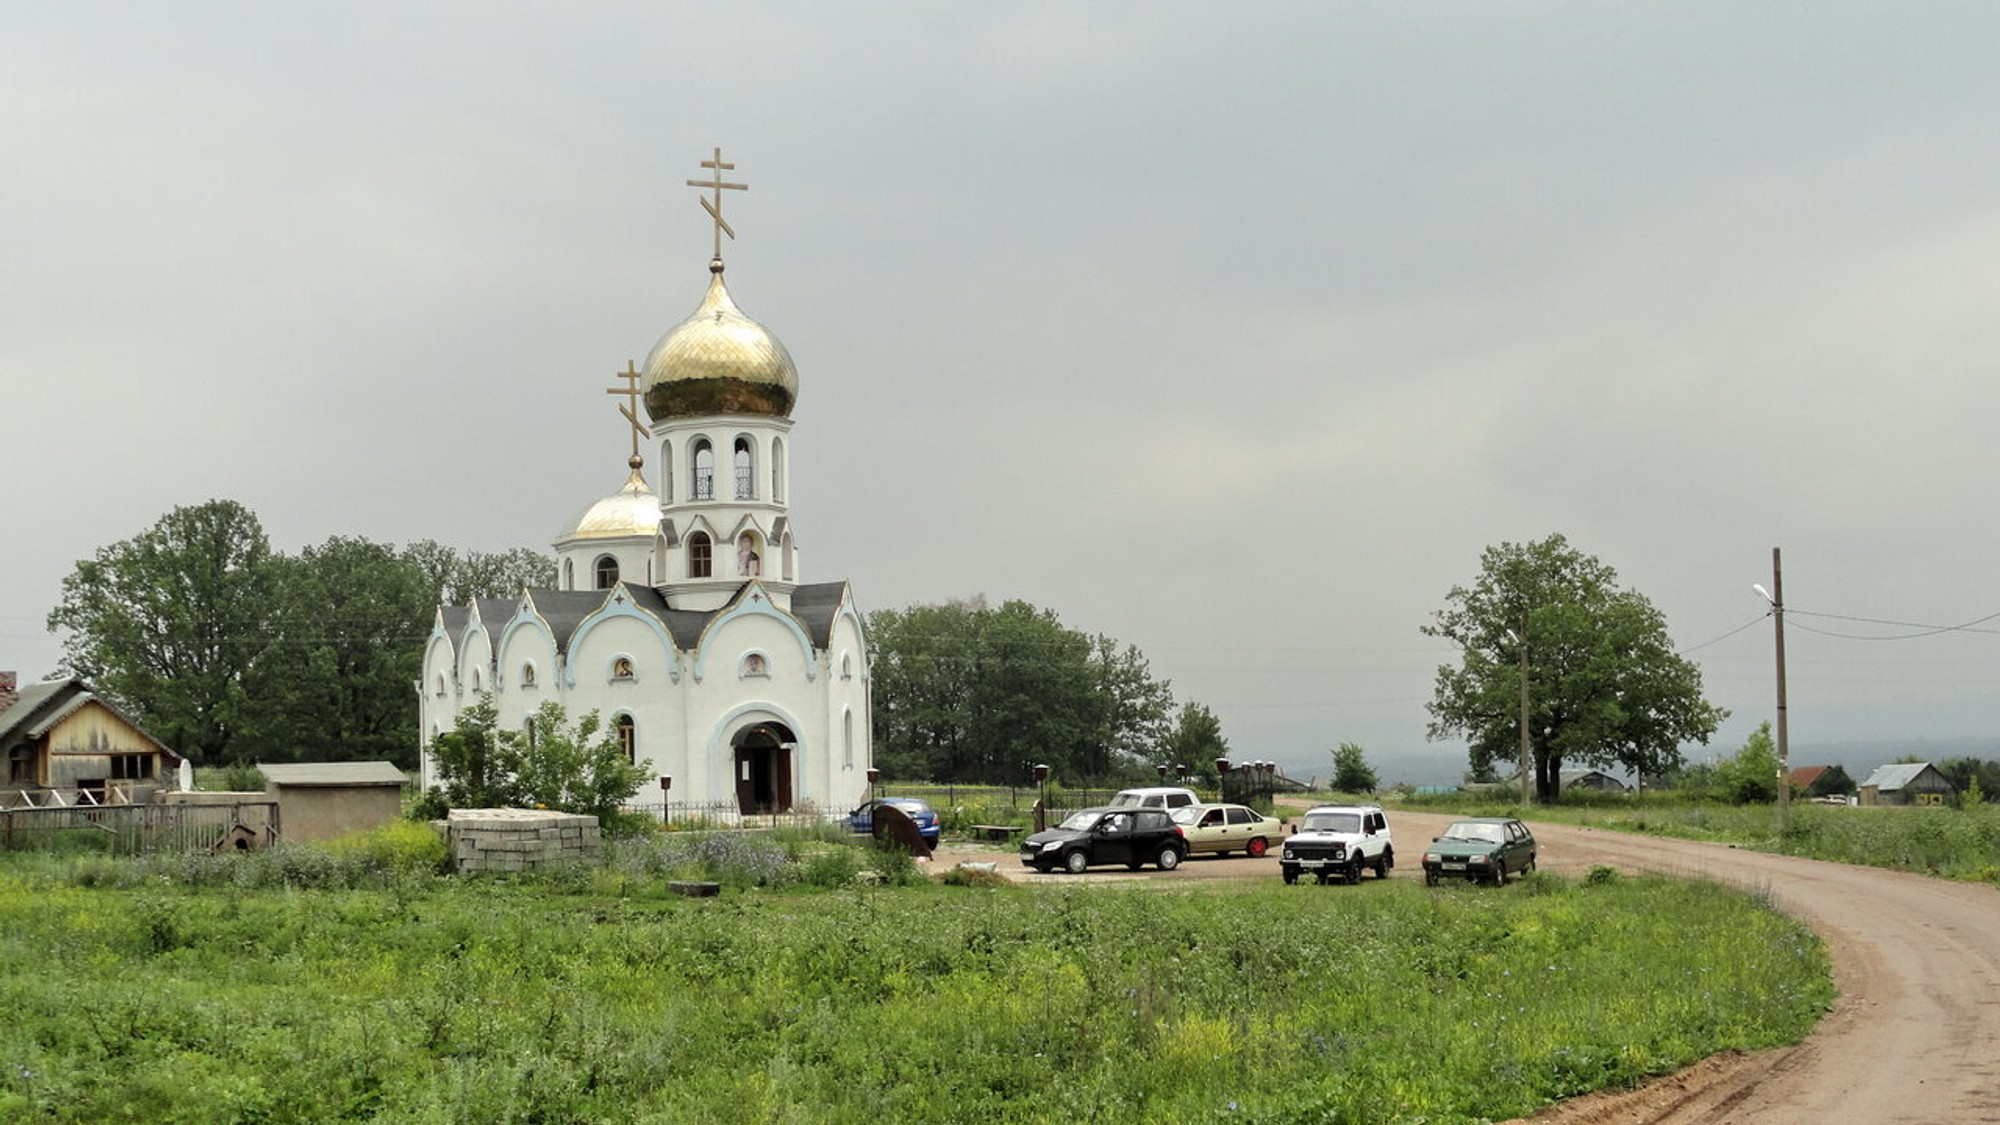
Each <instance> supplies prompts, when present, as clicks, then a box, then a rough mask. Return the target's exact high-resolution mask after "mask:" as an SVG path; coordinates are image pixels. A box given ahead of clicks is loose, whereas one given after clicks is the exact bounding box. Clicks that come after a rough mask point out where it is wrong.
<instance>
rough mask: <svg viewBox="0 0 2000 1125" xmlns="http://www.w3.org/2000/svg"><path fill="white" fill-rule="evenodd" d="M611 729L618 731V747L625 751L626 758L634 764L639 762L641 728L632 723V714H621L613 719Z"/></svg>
mask: <svg viewBox="0 0 2000 1125" xmlns="http://www.w3.org/2000/svg"><path fill="white" fill-rule="evenodd" d="M611 729H612V730H615V731H617V732H618V748H619V749H620V750H623V751H625V760H626V761H627V762H629V763H631V764H632V765H635V766H636V765H638V764H639V730H638V727H636V726H634V725H633V723H632V716H630V715H625V714H620V715H619V716H618V717H617V718H616V719H613V720H611Z"/></svg>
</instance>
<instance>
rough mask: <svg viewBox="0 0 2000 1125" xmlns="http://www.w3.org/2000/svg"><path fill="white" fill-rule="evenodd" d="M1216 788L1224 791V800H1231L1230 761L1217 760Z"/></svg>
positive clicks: (1224, 759)
mask: <svg viewBox="0 0 2000 1125" xmlns="http://www.w3.org/2000/svg"><path fill="white" fill-rule="evenodd" d="M1215 787H1216V788H1217V789H1219V790H1221V791H1222V799H1223V800H1225V801H1227V800H1228V799H1229V759H1228V758H1217V759H1216V760H1215Z"/></svg>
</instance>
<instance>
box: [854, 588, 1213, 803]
mask: <svg viewBox="0 0 2000 1125" xmlns="http://www.w3.org/2000/svg"><path fill="white" fill-rule="evenodd" d="M868 641H869V645H870V652H871V661H872V667H873V675H874V684H873V696H874V708H875V725H874V730H875V760H876V762H877V763H878V764H879V765H880V766H881V767H882V769H883V770H885V771H886V772H888V773H889V774H890V776H893V777H905V778H914V777H926V778H932V779H936V780H941V781H942V780H953V781H991V782H1009V781H1019V780H1021V779H1023V778H1024V777H1026V776H1027V770H1028V767H1029V766H1030V765H1031V764H1033V763H1038V762H1045V763H1048V764H1049V765H1051V766H1053V767H1055V768H1056V769H1057V770H1058V771H1059V773H1060V775H1061V776H1062V777H1064V778H1065V779H1066V780H1069V781H1071V782H1082V781H1086V780H1105V779H1108V778H1111V777H1114V776H1121V775H1130V774H1131V773H1132V772H1133V771H1134V769H1135V767H1137V766H1138V765H1140V764H1142V763H1147V762H1152V761H1155V760H1163V758H1162V754H1163V751H1162V750H1161V749H1160V747H1161V743H1162V739H1163V738H1164V737H1165V735H1166V732H1167V726H1168V723H1167V716H1168V715H1169V714H1170V713H1171V708H1172V706H1173V699H1172V694H1171V692H1170V690H1169V689H1168V686H1167V685H1166V684H1165V683H1164V682H1162V681H1157V680H1155V679H1154V678H1153V676H1152V674H1151V671H1150V670H1149V668H1148V667H1147V664H1146V660H1145V657H1144V655H1143V654H1142V653H1140V652H1139V651H1138V650H1137V649H1136V648H1132V647H1129V646H1126V647H1121V646H1119V645H1118V644H1117V642H1115V641H1113V640H1112V639H1111V638H1109V637H1090V636H1087V635H1085V634H1083V633H1080V632H1077V631H1076V630H1074V629H1069V628H1067V627H1065V626H1064V625H1063V624H1062V622H1061V621H1060V620H1059V619H1058V618H1057V617H1056V615H1055V613H1054V612H1053V611H1051V610H1045V609H1038V608H1036V607H1035V606H1032V605H1030V604H1028V603H1027V602H1022V601H1010V602H1006V603H1005V604H1003V605H1001V606H1000V607H998V608H997V609H996V608H992V607H989V606H988V605H987V604H986V602H985V600H984V599H983V598H978V599H973V600H971V601H964V602H952V603H947V604H945V605H929V606H912V607H911V608H909V609H906V610H882V611H878V612H877V613H875V614H874V615H872V616H871V617H870V618H869V625H868Z"/></svg>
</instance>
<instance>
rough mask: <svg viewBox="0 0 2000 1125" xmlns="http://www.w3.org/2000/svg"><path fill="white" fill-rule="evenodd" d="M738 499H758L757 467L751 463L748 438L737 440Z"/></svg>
mask: <svg viewBox="0 0 2000 1125" xmlns="http://www.w3.org/2000/svg"><path fill="white" fill-rule="evenodd" d="M736 498H737V499H738V500H754V499H756V498H757V467H756V466H755V465H754V464H752V463H751V457H750V439H749V438H747V437H740V438H737V439H736Z"/></svg>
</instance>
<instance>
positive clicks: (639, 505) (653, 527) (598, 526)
mask: <svg viewBox="0 0 2000 1125" xmlns="http://www.w3.org/2000/svg"><path fill="white" fill-rule="evenodd" d="M639 464H640V462H639V459H638V458H636V457H634V458H633V459H632V475H631V477H629V478H627V480H626V481H625V487H623V488H621V489H619V490H618V491H616V492H614V493H612V494H611V495H609V496H606V497H605V498H604V499H602V500H599V501H598V502H597V503H595V504H592V505H591V506H590V507H588V508H585V509H584V510H583V514H582V515H580V516H578V517H577V518H576V522H575V523H573V524H571V525H570V527H569V529H567V530H565V531H564V532H563V533H562V534H561V535H559V536H557V537H556V538H557V541H558V542H564V541H567V540H571V539H623V538H627V537H630V536H634V535H653V534H655V533H657V532H658V531H659V530H660V498H659V497H658V496H656V495H654V493H653V490H652V489H651V488H650V487H648V486H647V484H646V478H645V475H644V474H642V473H640V471H639Z"/></svg>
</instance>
